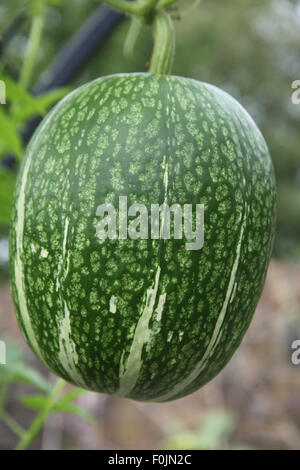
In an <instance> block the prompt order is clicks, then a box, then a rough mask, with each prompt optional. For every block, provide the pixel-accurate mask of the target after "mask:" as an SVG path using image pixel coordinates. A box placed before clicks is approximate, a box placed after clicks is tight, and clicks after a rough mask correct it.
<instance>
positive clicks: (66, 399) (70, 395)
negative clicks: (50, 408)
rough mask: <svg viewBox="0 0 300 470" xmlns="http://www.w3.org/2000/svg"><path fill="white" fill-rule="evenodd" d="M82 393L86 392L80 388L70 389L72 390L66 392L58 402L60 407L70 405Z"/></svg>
mask: <svg viewBox="0 0 300 470" xmlns="http://www.w3.org/2000/svg"><path fill="white" fill-rule="evenodd" d="M84 393H86V391H85V390H83V389H82V388H78V387H72V389H71V390H70V391H69V392H67V393H66V394H65V395H64V396H63V397H62V398H61V399H60V400H59V404H60V405H62V406H64V405H67V404H68V403H71V402H72V401H73V400H76V398H78V397H80V396H81V395H83V394H84Z"/></svg>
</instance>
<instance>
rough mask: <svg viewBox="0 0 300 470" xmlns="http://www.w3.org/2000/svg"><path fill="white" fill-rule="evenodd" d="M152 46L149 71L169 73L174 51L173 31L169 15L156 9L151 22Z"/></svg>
mask: <svg viewBox="0 0 300 470" xmlns="http://www.w3.org/2000/svg"><path fill="white" fill-rule="evenodd" d="M152 28H153V36H154V48H153V53H152V57H151V64H150V68H149V72H150V73H156V74H170V73H171V71H172V66H173V61H174V53H175V33H174V27H173V23H172V20H171V17H170V15H168V14H167V13H166V12H165V11H163V10H161V11H158V12H157V13H156V14H155V16H154V18H153V22H152Z"/></svg>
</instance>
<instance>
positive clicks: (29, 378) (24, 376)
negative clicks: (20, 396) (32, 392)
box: [14, 364, 51, 393]
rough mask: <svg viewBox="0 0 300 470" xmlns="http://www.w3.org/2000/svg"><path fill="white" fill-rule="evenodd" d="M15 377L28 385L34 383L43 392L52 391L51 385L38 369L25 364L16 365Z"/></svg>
mask: <svg viewBox="0 0 300 470" xmlns="http://www.w3.org/2000/svg"><path fill="white" fill-rule="evenodd" d="M14 378H15V381H17V382H23V383H26V384H28V385H32V386H33V387H35V388H37V389H38V390H41V391H43V392H46V393H47V392H50V391H51V386H50V385H49V383H48V382H47V380H45V379H44V377H43V376H42V375H41V374H40V373H39V372H38V371H36V370H35V369H32V368H31V367H29V366H27V365H25V364H22V365H18V366H17V367H15V369H14Z"/></svg>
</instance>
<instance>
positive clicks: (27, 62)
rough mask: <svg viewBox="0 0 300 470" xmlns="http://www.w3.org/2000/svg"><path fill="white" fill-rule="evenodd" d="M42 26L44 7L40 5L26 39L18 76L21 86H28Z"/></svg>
mask: <svg viewBox="0 0 300 470" xmlns="http://www.w3.org/2000/svg"><path fill="white" fill-rule="evenodd" d="M43 26H44V7H43V5H41V7H40V8H39V11H38V12H37V13H35V14H34V16H33V19H32V24H31V29H30V34H29V39H28V46H27V49H26V55H25V59H24V62H23V67H22V70H21V76H20V85H22V86H23V88H28V87H29V85H30V81H31V77H32V73H33V68H34V64H35V61H36V57H37V54H38V50H39V46H40V42H41V36H42V31H43Z"/></svg>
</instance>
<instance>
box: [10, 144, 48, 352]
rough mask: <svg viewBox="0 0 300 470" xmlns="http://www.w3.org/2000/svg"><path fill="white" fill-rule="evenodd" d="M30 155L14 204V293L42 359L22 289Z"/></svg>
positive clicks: (27, 330) (30, 336)
mask: <svg viewBox="0 0 300 470" xmlns="http://www.w3.org/2000/svg"><path fill="white" fill-rule="evenodd" d="M31 155H33V152H30V153H29V155H28V157H27V160H26V162H25V166H24V170H23V175H22V182H21V188H20V192H19V196H18V200H17V204H16V255H15V263H14V268H15V282H16V293H17V296H18V304H19V308H20V315H21V317H22V321H23V325H24V329H25V332H26V334H27V337H28V340H29V342H30V344H31V346H32V348H33V350H34V351H35V353H36V354H37V356H38V357H39V358H42V355H41V351H40V348H39V345H38V343H37V340H36V337H35V333H34V330H33V327H32V322H31V318H30V315H29V311H28V307H27V301H26V294H25V287H24V272H23V261H22V257H23V234H24V215H25V189H26V184H27V178H28V172H29V168H30V163H31Z"/></svg>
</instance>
